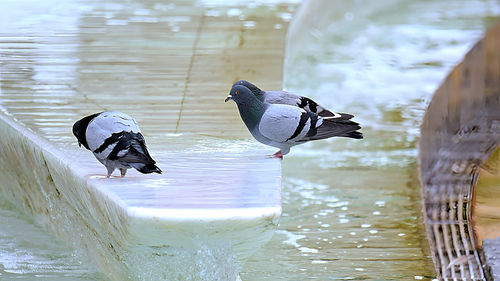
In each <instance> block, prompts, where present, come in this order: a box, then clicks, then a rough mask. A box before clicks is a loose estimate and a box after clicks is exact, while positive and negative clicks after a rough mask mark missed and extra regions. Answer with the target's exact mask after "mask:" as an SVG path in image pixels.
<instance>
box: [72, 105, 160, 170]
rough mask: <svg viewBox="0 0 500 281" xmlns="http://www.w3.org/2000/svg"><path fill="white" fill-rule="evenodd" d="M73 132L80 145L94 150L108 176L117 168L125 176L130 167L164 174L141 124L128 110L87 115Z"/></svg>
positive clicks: (76, 125) (76, 124) (74, 126)
mask: <svg viewBox="0 0 500 281" xmlns="http://www.w3.org/2000/svg"><path fill="white" fill-rule="evenodd" d="M73 134H74V135H75V137H76V138H77V139H78V145H80V147H81V146H82V145H83V146H84V147H85V148H86V149H88V150H90V151H92V153H94V156H95V158H97V160H99V162H101V163H102V164H103V165H104V166H105V167H106V169H107V170H108V174H107V177H108V178H109V176H111V173H113V171H114V170H115V169H117V168H118V169H119V170H120V173H121V176H122V177H124V176H125V174H126V173H127V169H130V168H134V169H136V170H137V171H139V172H141V173H143V174H149V173H153V172H154V173H158V174H161V170H160V168H158V167H157V166H156V165H155V164H156V162H155V161H154V160H153V158H151V156H150V155H149V152H148V149H147V148H146V142H145V141H144V137H143V136H142V134H141V131H140V130H139V127H138V126H137V123H136V122H135V120H134V119H132V117H130V116H128V115H126V114H124V113H121V112H118V111H105V112H101V113H96V114H92V115H89V116H87V117H84V118H82V119H81V120H79V121H76V123H75V124H74V125H73Z"/></svg>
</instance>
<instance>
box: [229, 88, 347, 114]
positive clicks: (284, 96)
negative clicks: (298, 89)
mask: <svg viewBox="0 0 500 281" xmlns="http://www.w3.org/2000/svg"><path fill="white" fill-rule="evenodd" d="M235 85H243V86H245V87H247V88H248V89H250V91H252V93H253V94H254V95H255V96H256V97H257V98H259V100H261V101H262V102H267V103H272V104H288V105H293V106H298V107H300V108H303V109H305V110H307V111H311V112H313V113H316V114H318V115H319V116H321V117H333V118H343V119H345V118H347V117H350V118H352V117H354V116H352V115H350V114H345V113H334V112H331V111H329V110H327V109H325V108H324V107H323V106H321V105H319V104H318V103H317V102H315V101H313V100H312V99H310V98H308V97H303V96H299V95H297V94H294V93H290V92H287V91H262V90H261V89H260V88H259V87H257V86H255V85H254V84H252V83H250V82H248V81H246V80H239V81H237V82H235V83H234V84H233V86H235Z"/></svg>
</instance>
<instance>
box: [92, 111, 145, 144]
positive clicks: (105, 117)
mask: <svg viewBox="0 0 500 281" xmlns="http://www.w3.org/2000/svg"><path fill="white" fill-rule="evenodd" d="M120 132H135V133H139V132H140V130H139V127H138V126H137V123H136V122H135V120H134V119H133V118H132V117H130V116H128V115H126V114H124V113H121V112H118V111H106V112H102V113H101V114H99V115H98V116H97V117H95V118H94V119H93V120H92V121H91V122H90V123H89V125H88V127H87V132H86V136H87V143H88V146H89V147H90V150H92V151H94V150H96V149H97V148H99V147H100V146H101V145H102V144H103V143H104V142H105V141H106V140H107V139H108V138H110V137H111V136H112V135H113V134H114V133H120Z"/></svg>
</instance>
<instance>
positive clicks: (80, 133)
mask: <svg viewBox="0 0 500 281" xmlns="http://www.w3.org/2000/svg"><path fill="white" fill-rule="evenodd" d="M101 113H102V112H100V113H96V114H92V115H89V116H87V117H84V118H82V119H80V120H78V121H76V122H75V124H74V125H73V135H75V137H76V139H77V140H78V145H79V146H80V147H81V146H82V145H83V146H84V147H85V148H86V149H90V148H89V145H88V144H87V137H86V135H85V132H86V131H87V127H88V126H89V123H90V121H92V120H93V119H94V118H95V117H96V116H97V115H99V114H101Z"/></svg>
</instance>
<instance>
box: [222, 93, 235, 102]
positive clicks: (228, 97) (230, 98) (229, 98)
mask: <svg viewBox="0 0 500 281" xmlns="http://www.w3.org/2000/svg"><path fill="white" fill-rule="evenodd" d="M232 99H233V96H231V94H229V95H227V98H226V99H225V100H224V102H227V101H228V100H232Z"/></svg>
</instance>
